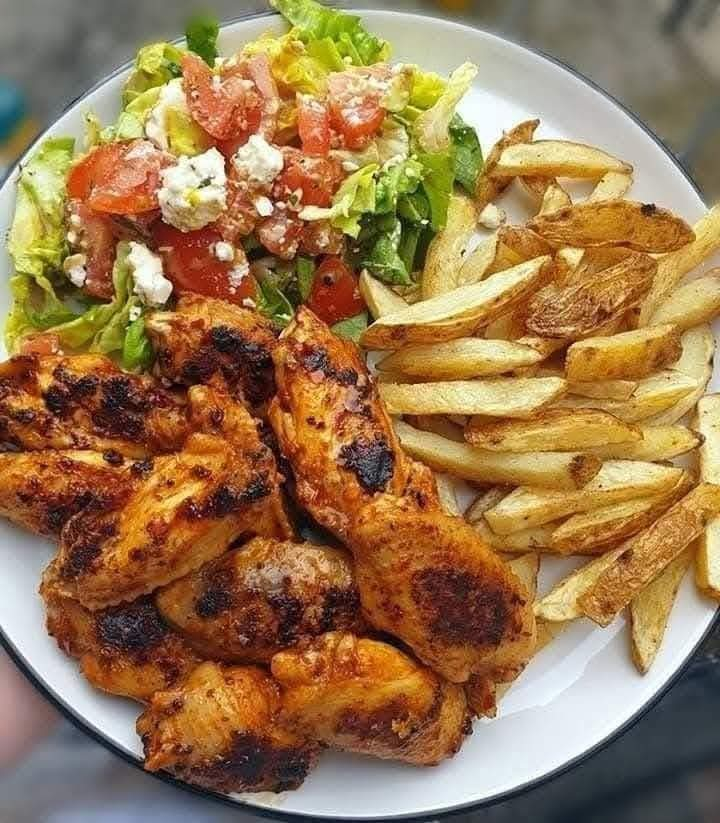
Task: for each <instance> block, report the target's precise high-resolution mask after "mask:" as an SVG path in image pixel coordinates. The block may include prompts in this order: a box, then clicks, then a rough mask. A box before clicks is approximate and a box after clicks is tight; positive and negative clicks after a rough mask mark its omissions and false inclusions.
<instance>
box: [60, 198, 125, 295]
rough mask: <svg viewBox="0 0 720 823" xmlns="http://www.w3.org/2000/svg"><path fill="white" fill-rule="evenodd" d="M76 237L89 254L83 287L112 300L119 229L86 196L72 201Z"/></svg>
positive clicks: (72, 234)
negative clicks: (84, 199) (90, 205)
mask: <svg viewBox="0 0 720 823" xmlns="http://www.w3.org/2000/svg"><path fill="white" fill-rule="evenodd" d="M68 215H69V217H70V226H71V230H70V232H69V236H70V237H71V238H72V239H73V241H74V242H73V243H71V245H72V246H73V248H74V249H78V250H81V251H82V253H83V254H84V255H85V258H86V263H85V270H86V271H87V278H86V279H85V285H84V286H83V291H84V292H86V294H89V295H90V296H91V297H99V298H101V299H103V300H109V299H110V298H111V297H112V296H113V294H114V293H115V290H114V287H113V282H112V270H113V264H114V263H115V245H116V242H117V237H116V231H115V227H114V226H113V223H112V222H111V220H112V219H111V218H109V217H107V216H105V215H103V214H98V213H97V212H94V211H93V210H92V209H91V208H88V206H86V205H85V203H83V202H82V200H71V201H70V202H69V203H68Z"/></svg>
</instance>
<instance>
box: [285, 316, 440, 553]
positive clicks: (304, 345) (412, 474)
mask: <svg viewBox="0 0 720 823" xmlns="http://www.w3.org/2000/svg"><path fill="white" fill-rule="evenodd" d="M273 359H274V361H275V377H276V381H277V386H278V393H277V397H276V398H275V399H274V400H273V402H272V403H271V406H270V410H269V417H270V422H271V423H272V426H273V428H274V430H275V434H276V435H277V438H278V440H279V442H280V446H281V448H282V450H283V452H284V454H285V456H286V457H287V458H288V460H289V461H290V463H291V465H292V468H293V471H294V474H295V479H296V483H297V496H298V498H299V500H300V503H301V504H302V505H303V506H305V508H307V509H308V510H309V511H310V513H311V514H312V515H313V517H314V518H315V519H316V520H317V521H318V522H319V523H320V524H321V525H322V526H324V527H325V528H327V529H329V530H330V531H332V532H333V533H334V534H336V535H337V536H338V537H340V538H341V539H342V538H344V537H346V536H347V532H348V527H349V524H350V521H351V519H352V518H353V517H354V515H355V514H356V513H357V512H358V511H359V510H360V508H361V507H362V506H363V505H365V504H366V503H368V502H370V501H371V500H372V499H373V497H374V496H375V495H376V494H378V493H381V492H387V493H388V494H394V495H403V494H406V493H408V494H413V495H414V496H415V497H416V498H417V499H418V501H419V502H420V503H421V504H422V505H427V506H438V505H439V504H438V502H437V490H436V488H435V482H434V480H433V478H432V476H431V474H430V472H429V470H428V469H426V468H425V467H424V466H420V465H419V464H417V463H414V461H412V460H411V459H410V458H409V457H407V455H405V453H404V452H403V451H402V450H401V449H400V447H399V444H398V441H397V438H396V436H395V433H394V431H393V428H392V424H391V423H390V419H389V418H388V415H387V413H386V412H385V409H384V408H383V407H382V404H381V403H380V399H379V398H378V396H377V392H376V391H375V388H374V386H373V383H372V379H371V378H370V376H369V374H368V371H367V368H366V367H365V364H364V363H363V361H362V359H361V357H360V352H359V349H358V348H357V346H355V344H354V343H352V342H350V341H347V340H341V339H340V338H339V337H336V336H335V335H333V334H332V332H331V331H330V329H329V328H328V327H327V326H326V325H325V324H324V323H322V322H321V321H320V320H318V318H317V317H315V315H314V314H313V313H312V312H311V311H309V310H308V309H305V308H302V307H301V308H300V309H298V311H297V313H296V315H295V320H294V321H293V322H292V323H291V324H290V325H289V326H288V328H287V329H286V330H285V331H284V332H283V334H282V335H281V337H280V342H279V343H278V345H277V347H276V349H275V352H274V354H273Z"/></svg>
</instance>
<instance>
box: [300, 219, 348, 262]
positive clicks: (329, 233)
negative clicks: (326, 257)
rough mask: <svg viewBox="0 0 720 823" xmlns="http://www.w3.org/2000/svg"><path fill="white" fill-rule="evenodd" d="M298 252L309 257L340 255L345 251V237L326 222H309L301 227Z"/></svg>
mask: <svg viewBox="0 0 720 823" xmlns="http://www.w3.org/2000/svg"><path fill="white" fill-rule="evenodd" d="M300 251H301V252H302V253H303V254H308V255H310V257H317V256H318V255H321V254H342V253H343V252H344V251H345V235H344V234H343V233H342V231H341V230H340V229H334V228H333V227H332V226H331V225H330V221H328V220H311V221H309V222H307V223H306V224H305V226H304V227H303V233H302V237H301V238H300Z"/></svg>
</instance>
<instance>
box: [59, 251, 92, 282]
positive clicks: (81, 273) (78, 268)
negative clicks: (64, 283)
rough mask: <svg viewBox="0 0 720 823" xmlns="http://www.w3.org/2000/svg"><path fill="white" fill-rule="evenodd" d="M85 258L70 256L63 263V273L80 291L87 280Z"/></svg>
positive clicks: (75, 255)
mask: <svg viewBox="0 0 720 823" xmlns="http://www.w3.org/2000/svg"><path fill="white" fill-rule="evenodd" d="M85 266H87V257H85V255H84V254H71V255H70V256H69V257H66V258H65V260H64V261H63V271H64V272H65V274H66V275H67V278H68V280H69V281H70V282H71V283H72V284H73V286H77V287H78V288H79V289H81V288H82V287H83V286H84V285H85V281H86V280H87V269H86V268H85Z"/></svg>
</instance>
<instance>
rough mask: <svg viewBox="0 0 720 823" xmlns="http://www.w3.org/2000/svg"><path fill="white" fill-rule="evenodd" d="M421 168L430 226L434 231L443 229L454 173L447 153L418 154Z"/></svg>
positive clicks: (451, 161)
mask: <svg viewBox="0 0 720 823" xmlns="http://www.w3.org/2000/svg"><path fill="white" fill-rule="evenodd" d="M417 159H418V160H419V161H420V163H421V164H422V166H423V180H422V187H423V191H424V192H425V195H426V197H427V199H428V203H429V204H430V225H431V226H432V228H433V230H434V231H440V229H442V228H444V226H445V221H446V219H447V210H448V204H449V202H450V195H451V194H452V189H453V181H454V179H455V173H454V169H453V160H452V158H451V157H450V155H449V154H448V153H447V152H440V153H435V154H433V153H425V154H418V156H417Z"/></svg>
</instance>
